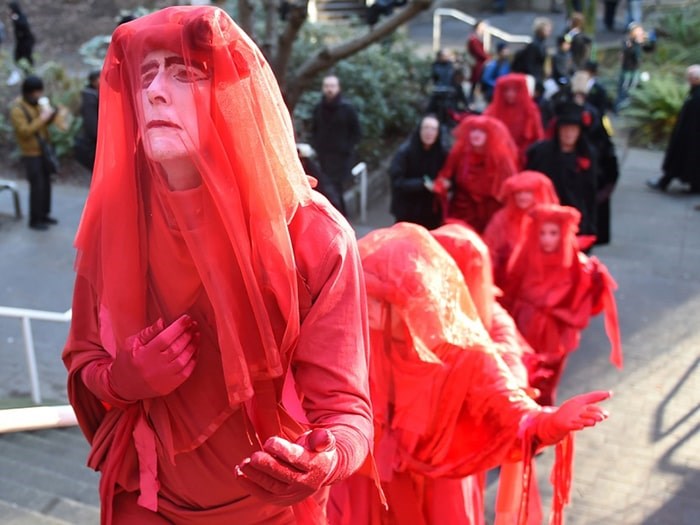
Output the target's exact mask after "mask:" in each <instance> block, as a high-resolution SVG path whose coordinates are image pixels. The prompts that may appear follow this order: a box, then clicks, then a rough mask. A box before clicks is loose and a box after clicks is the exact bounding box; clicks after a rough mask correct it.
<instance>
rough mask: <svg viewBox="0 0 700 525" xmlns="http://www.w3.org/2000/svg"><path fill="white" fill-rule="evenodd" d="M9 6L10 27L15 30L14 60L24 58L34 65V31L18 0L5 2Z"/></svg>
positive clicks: (17, 60)
mask: <svg viewBox="0 0 700 525" xmlns="http://www.w3.org/2000/svg"><path fill="white" fill-rule="evenodd" d="M7 5H8V7H9V8H10V18H11V19H12V27H13V29H14V32H15V62H16V63H17V62H19V61H20V60H21V59H23V58H25V59H27V61H28V62H29V63H30V64H31V65H34V59H33V58H32V52H33V50H34V43H35V39H34V33H32V30H31V28H30V27H29V20H28V19H27V15H25V14H24V12H23V11H22V9H21V8H20V6H19V2H10V3H9V4H7Z"/></svg>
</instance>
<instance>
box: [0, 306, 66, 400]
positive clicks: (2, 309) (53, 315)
mask: <svg viewBox="0 0 700 525" xmlns="http://www.w3.org/2000/svg"><path fill="white" fill-rule="evenodd" d="M71 314H72V312H71V310H66V311H65V312H63V313H61V312H45V311H43V310H29V309H27V308H12V307H9V306H0V317H13V318H15V319H20V320H21V322H22V335H23V337H24V353H25V356H26V358H27V369H28V370H29V385H30V388H31V392H32V401H33V402H34V403H35V404H37V405H38V404H39V403H41V387H40V386H39V370H38V369H37V366H36V352H35V351H34V337H33V335H32V320H36V321H53V322H57V323H68V322H70V320H71Z"/></svg>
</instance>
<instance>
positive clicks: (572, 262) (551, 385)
mask: <svg viewBox="0 0 700 525" xmlns="http://www.w3.org/2000/svg"><path fill="white" fill-rule="evenodd" d="M530 217H531V220H530V221H529V223H528V224H527V225H526V227H525V228H524V229H523V231H522V233H521V236H520V240H519V241H518V244H517V245H516V248H515V250H514V252H513V254H512V256H511V259H510V261H509V263H508V268H507V274H506V279H505V285H504V288H503V292H504V295H503V298H502V303H503V305H504V306H505V307H506V309H507V310H508V311H509V312H510V313H511V315H512V316H513V319H515V322H516V324H517V326H518V328H519V329H520V331H521V332H522V334H523V335H524V336H525V338H526V339H527V341H528V342H529V343H530V345H531V346H532V347H533V348H534V350H535V352H537V353H538V354H540V356H541V357H542V359H543V360H542V361H541V363H540V367H541V372H542V373H541V374H539V376H540V377H539V379H538V380H537V382H536V383H535V384H534V385H533V386H535V387H537V388H539V389H540V391H541V392H542V395H541V396H540V398H539V401H540V402H541V403H542V404H545V405H553V404H554V403H555V393H556V387H557V385H558V382H559V378H560V376H561V373H562V372H563V368H564V365H565V361H566V357H567V355H568V354H569V353H570V352H572V351H574V350H575V349H576V348H577V347H578V344H579V340H580V334H581V331H582V330H583V329H584V328H586V326H588V323H589V321H590V318H591V317H592V316H594V315H597V314H598V313H600V312H601V311H603V310H605V316H606V323H605V324H606V331H607V332H608V337H609V338H610V341H611V347H612V348H611V361H612V362H613V364H615V365H616V366H618V367H621V366H622V349H621V343H620V332H619V325H618V320H617V309H616V306H615V301H614V297H613V291H614V290H615V288H616V284H615V282H614V280H613V279H612V277H611V276H610V274H609V272H608V270H607V268H606V267H605V266H604V265H603V264H602V263H601V262H600V261H599V260H598V259H597V258H595V257H590V258H589V257H587V256H586V255H584V254H583V253H581V252H579V251H578V241H577V238H576V232H577V230H578V223H579V221H580V217H581V215H580V213H579V212H578V211H577V210H575V209H574V208H571V207H568V206H559V205H556V204H548V205H547V204H540V205H537V206H535V207H534V208H533V209H532V210H531V211H530ZM545 224H556V225H557V226H558V228H559V231H560V240H559V243H558V245H557V247H556V249H555V250H554V251H551V252H546V251H544V250H543V248H542V247H541V241H540V232H541V231H542V227H543V225H545Z"/></svg>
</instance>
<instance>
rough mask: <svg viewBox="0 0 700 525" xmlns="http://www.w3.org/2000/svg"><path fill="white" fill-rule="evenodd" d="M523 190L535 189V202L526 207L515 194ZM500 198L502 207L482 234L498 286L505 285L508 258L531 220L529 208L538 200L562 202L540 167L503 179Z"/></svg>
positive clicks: (549, 202)
mask: <svg viewBox="0 0 700 525" xmlns="http://www.w3.org/2000/svg"><path fill="white" fill-rule="evenodd" d="M521 191H529V192H532V195H533V200H532V204H531V206H530V207H529V208H527V209H521V208H520V207H518V205H517V204H516V201H515V194H516V193H518V192H521ZM499 198H500V200H501V203H502V204H503V208H501V209H500V210H498V211H497V212H496V213H494V215H493V217H491V220H490V221H489V223H488V225H487V226H486V229H485V230H484V235H483V238H484V242H485V243H486V244H487V245H488V247H489V252H490V254H491V261H492V263H493V272H494V280H495V282H496V284H497V285H498V286H503V279H504V277H505V272H506V266H507V265H508V259H509V258H510V255H511V253H512V252H513V249H514V248H515V244H516V243H517V241H518V239H519V238H520V231H521V230H522V228H523V226H524V225H525V224H526V222H527V220H528V215H527V212H528V210H530V209H531V208H532V206H535V205H536V204H559V197H557V193H556V191H555V190H554V185H553V184H552V181H551V180H550V179H549V177H547V176H546V175H545V174H543V173H540V172H539V171H529V170H526V171H521V172H520V173H518V174H516V175H513V176H512V177H510V178H509V179H508V180H506V181H505V182H504V183H503V186H502V187H501V194H500V196H499Z"/></svg>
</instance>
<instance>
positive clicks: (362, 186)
mask: <svg viewBox="0 0 700 525" xmlns="http://www.w3.org/2000/svg"><path fill="white" fill-rule="evenodd" d="M352 176H353V178H354V179H355V180H357V179H358V178H359V183H358V186H359V190H360V223H362V224H366V223H367V190H368V184H369V183H368V181H367V177H368V171H367V163H365V162H359V163H357V164H355V166H354V167H353V168H352Z"/></svg>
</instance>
